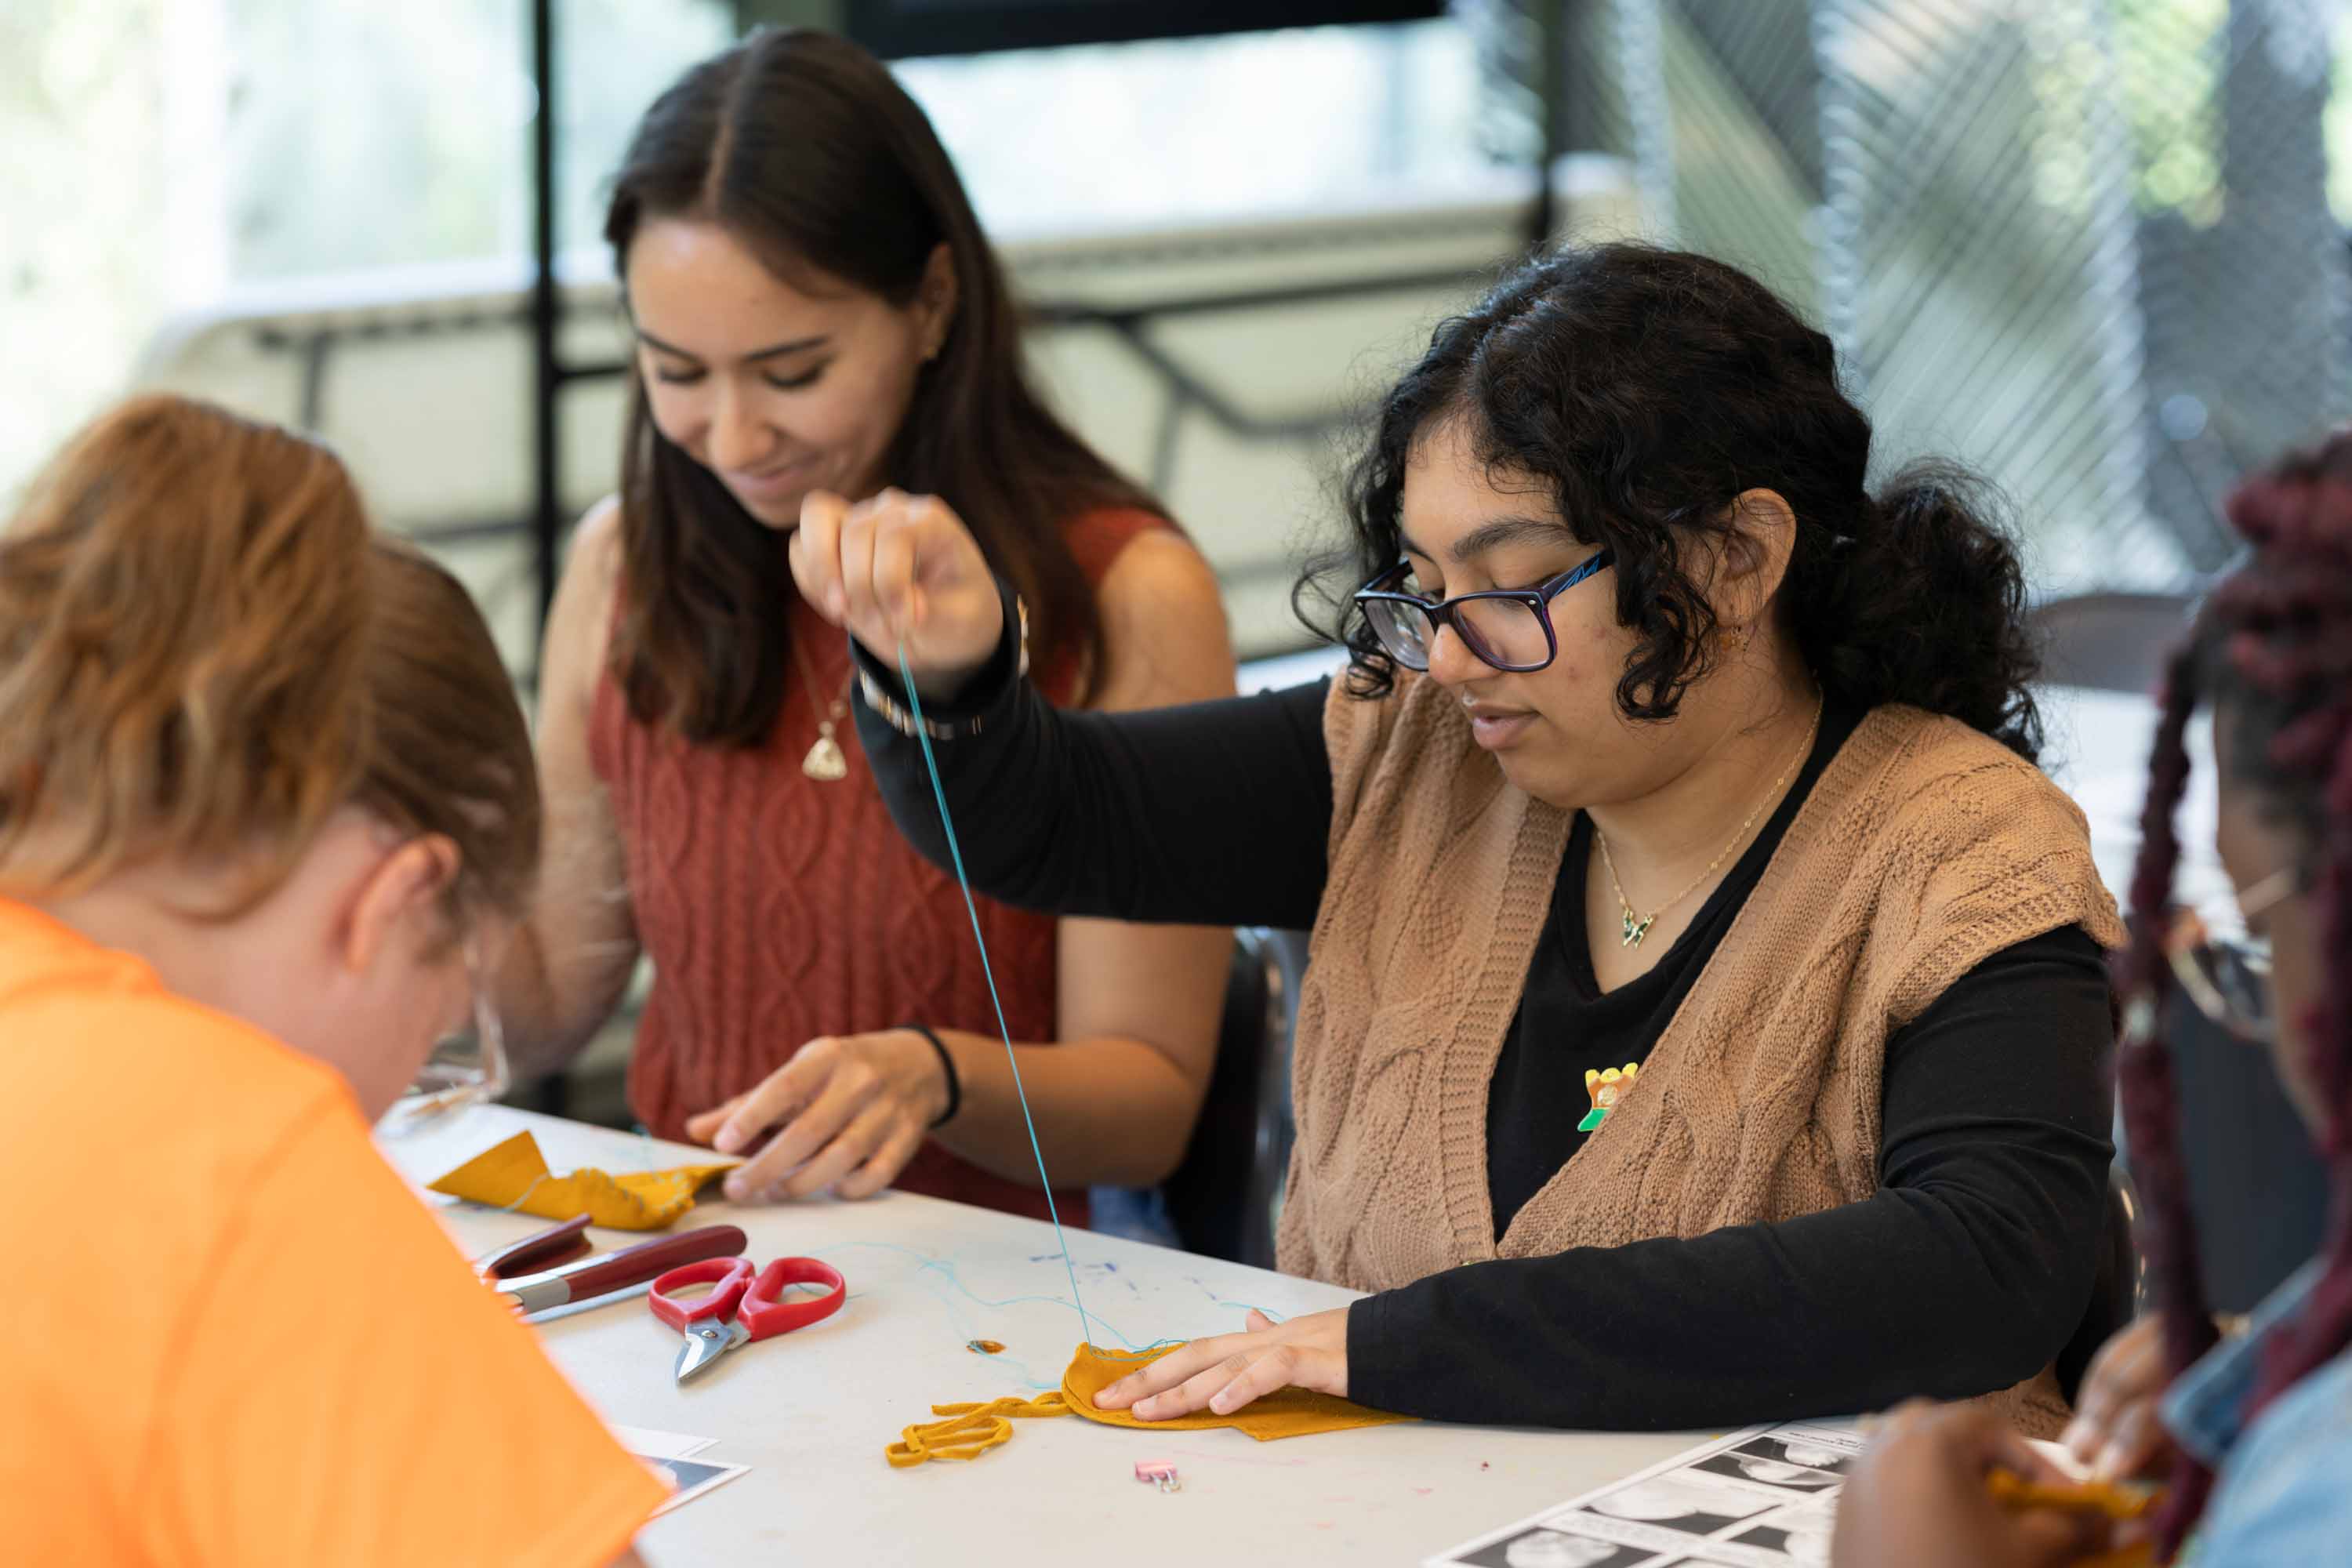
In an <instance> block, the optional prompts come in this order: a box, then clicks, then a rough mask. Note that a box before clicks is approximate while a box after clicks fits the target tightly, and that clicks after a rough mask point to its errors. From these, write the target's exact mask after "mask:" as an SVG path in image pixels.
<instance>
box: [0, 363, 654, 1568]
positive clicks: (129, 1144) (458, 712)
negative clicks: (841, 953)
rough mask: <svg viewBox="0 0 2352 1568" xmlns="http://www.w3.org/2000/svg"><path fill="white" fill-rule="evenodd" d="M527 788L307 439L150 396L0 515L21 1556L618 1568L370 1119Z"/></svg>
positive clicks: (417, 1041) (4, 965) (496, 683)
mask: <svg viewBox="0 0 2352 1568" xmlns="http://www.w3.org/2000/svg"><path fill="white" fill-rule="evenodd" d="M535 778H536V774H535V771H534V769H533V767H532V763H531V753H530V736H529V733H528V731H527V730H526V727H525V725H524V721H523V718H522V715H521V713H520V711H519V710H518V709H517V707H516V705H515V701H514V698H513V695H512V691H511V689H510V688H509V684H508V681H507V677H506V674H505V671H504V669H503V668H502V667H501V665H500V663H499V658H498V654H497V650H496V648H495V647H493V645H492V643H491V640H490V637H489V633H488V628H487V627H485V626H483V624H482V620H481V617H480V616H479V614H478V612H477V611H476V610H475V608H474V606H473V605H472V603H471V601H470V600H469V599H468V598H467V595H466V592H465V590H464V589H463V588H462V587H460V586H459V585H458V584H457V582H456V581H455V580H454V579H453V578H451V577H450V576H448V575H447V574H446V573H444V572H443V571H441V570H440V569H439V568H438V567H436V566H435V565H433V564H432V563H429V562H428V561H426V560H425V558H424V557H423V556H422V555H419V554H417V553H415V552H413V551H411V550H408V549H407V548H405V547H404V546H402V545H400V544H398V543H396V542H393V541H390V540H388V539H383V538H381V537H377V536H375V535H373V533H372V532H371V531H370V530H369V528H368V525H367V522H366V520H365V517H364V515H363V513H362V508H361V504H360V500H359V497H358V496H357V494H356V493H355V492H354V490H353V489H352V482H351V479H350V478H349V476H348V475H347V474H346V473H345V471H344V469H343V468H342V465H341V463H340V462H339V461H338V460H337V459H336V458H334V457H333V456H332V455H331V454H330V453H329V452H327V451H326V450H324V449H323V448H321V447H318V446H315V445H313V444H312V443H310V442H309V441H307V440H304V439H302V438H301V437H297V436H294V435H292V434H290V433H289V432H286V431H283V430H279V429H277V428H274V427H271V426H264V425H259V424H254V423H249V422H247V421H245V420H242V419H238V418H236V417H235V416H230V415H228V414H226V413H224V412H221V411H219V410H217V409H213V408H210V407H206V406H204V405H197V404H194V403H190V402H187V401H184V400H182V399H177V398H170V397H150V398H143V399H141V400H138V401H135V402H132V403H131V404H129V405H125V406H124V407H122V408H121V409H119V410H118V411H116V412H114V413H113V414H111V415H110V416H106V417H104V418H101V419H100V421H99V422H98V423H97V424H95V425H94V426H91V427H90V428H89V430H88V431H87V432H85V433H84V434H83V435H82V436H81V437H79V439H78V440H77V441H76V442H75V443H74V444H73V445H72V446H70V447H68V449H67V450H66V451H65V453H64V454H63V455H62V456H60V457H59V458H58V460H57V461H56V463H55V464H54V465H53V466H52V467H51V468H50V469H49V470H48V471H47V473H46V474H45V475H44V476H43V477H42V478H41V479H38V480H37V481H36V483H35V484H34V486H33V487H32V489H30V491H29V492H28V494H27V496H26V500H25V502H24V504H23V506H22V508H21V510H19V512H18V513H17V515H16V518H15V520H14V521H13V522H11V523H10V524H9V525H8V527H7V528H6V530H5V532H0V1050H5V1061H6V1064H7V1068H8V1073H9V1077H10V1079H11V1080H12V1081H11V1085H10V1091H9V1092H8V1094H7V1095H6V1096H5V1097H0V1191H5V1193H7V1194H9V1196H10V1199H11V1201H10V1202H9V1203H7V1204H6V1205H5V1208H0V1257H5V1258H7V1259H8V1276H9V1282H8V1286H7V1289H5V1291H0V1409H5V1410H6V1411H7V1412H8V1416H7V1419H6V1420H5V1422H0V1519H5V1520H6V1521H8V1531H7V1535H8V1540H7V1553H6V1554H7V1556H8V1557H9V1559H10V1560H11V1561H16V1562H25V1563H76V1564H93V1563H121V1564H134V1563H135V1564H149V1563H152V1564H167V1563H168V1564H200V1563H239V1564H268V1563H288V1564H292V1563H304V1564H313V1563H336V1564H342V1565H355V1564H393V1563H417V1564H427V1563H430V1564H443V1563H500V1564H509V1565H524V1564H529V1565H537V1564H545V1565H547V1568H585V1565H589V1564H603V1563H615V1562H617V1563H635V1562H636V1561H637V1558H636V1556H635V1552H633V1551H631V1550H630V1546H629V1542H630V1540H631V1538H632V1537H633V1536H634V1534H635V1531H636V1530H637V1528H638V1526H640V1525H641V1524H643V1523H644V1522H645V1521H646V1518H647V1517H649V1515H650V1514H651V1512H652V1510H654V1508H655V1507H656V1505H657V1504H658V1503H659V1502H660V1500H661V1498H662V1496H663V1490H662V1488H661V1486H660V1485H659V1483H658V1482H656V1480H655V1479H654V1478H653V1477H652V1475H651V1474H650V1473H648V1472H647V1471H646V1468H644V1467H643V1466H641V1465H640V1464H639V1463H638V1462H637V1461H636V1460H635V1459H633V1458H630V1456H629V1455H627V1454H626V1453H625V1452H624V1451H623V1450H622V1449H621V1448H620V1447H619V1446H618V1445H617V1444H616V1443H615V1442H614V1439H613V1437H612V1436H611V1435H610V1434H609V1433H608V1432H607V1431H605V1429H604V1426H603V1425H602V1424H601V1423H600V1422H599V1421H598V1420H597V1418H596V1416H595V1415H593V1413H592V1412H591V1411H590V1410H589V1409H588V1408H587V1406H586V1405H584V1404H583V1402H582V1401H581V1399H580V1397H579V1396H578V1395H577V1394H575V1393H574V1392H573V1391H572V1388H571V1387H570V1386H569V1385H568V1384H566V1383H565V1382H564V1380H563V1378H562V1375H561V1374H559V1373H557V1372H556V1370H555V1369H554V1368H553V1367H552V1366H551V1364H550V1363H548V1362H547V1360H546V1359H545V1357H544V1356H542V1355H541V1352H540V1351H539V1349H538V1347H537V1345H536V1343H535V1342H534V1341H533V1340H532V1338H531V1336H530V1331H528V1330H527V1329H525V1328H523V1327H522V1326H521V1325H520V1324H519V1323H517V1322H515V1321H513V1320H512V1319H511V1318H510V1317H509V1315H508V1314H507V1313H506V1312H505V1311H504V1310H502V1309H501V1308H500V1307H499V1305H497V1304H496V1302H495V1300H494V1299H493V1298H492V1297H491V1296H490V1294H489V1293H488V1291H485V1290H484V1289H482V1288H481V1286H480V1285H479V1284H478V1282H477V1281H476V1280H475V1279H474V1278H473V1275H472V1272H471V1271H470V1270H469V1269H468V1268H467V1266H466V1264H465V1262H464V1260H463V1259H462V1258H459V1257H458V1255H457V1252H456V1251H455V1249H453V1248H452V1247H451V1246H450V1244H449V1242H448V1241H447V1239H446V1237H444V1236H443V1235H442V1233H441V1231H440V1229H439V1227H438V1226H436V1225H435V1224H434V1222H433V1219H432V1216H431V1215H430V1214H428V1213H427V1212H426V1210H425V1207H424V1206H423V1205H420V1204H419V1203H418V1202H417V1201H416V1200H415V1197H414V1196H413V1195H412V1194H410V1193H409V1192H408V1190H407V1189H406V1187H405V1186H404V1184H403V1183H402V1182H401V1180H400V1179H399V1177H398V1176H396V1175H395V1174H394V1173H393V1172H392V1170H391V1169H390V1168H389V1167H388V1166H386V1165H385V1164H384V1163H383V1161H382V1160H381V1159H379V1158H378V1157H377V1155H376V1153H375V1151H374V1149H373V1145H372V1144H371V1143H370V1142H369V1126H370V1123H371V1122H372V1121H373V1119H374V1118H375V1117H377V1116H378V1115H380V1114H381V1113H382V1112H383V1110H384V1109H385V1108H386V1107H387V1106H388V1105H389V1104H390V1103H391V1101H392V1100H394V1099H395V1098H396V1097H397V1096H398V1095H399V1094H400V1092H401V1091H402V1089H404V1087H405V1086H406V1085H407V1083H408V1082H409V1081H410V1080H411V1079H412V1078H413V1077H414V1075H415V1072H416V1070H417V1069H418V1068H419V1067H420V1066H421V1065H422V1063H423V1061H424V1059H425V1057H426V1056H427V1054H428V1053H429V1051H430V1049H431V1047H432V1046H433V1045H434V1043H435V1041H436V1038H438V1037H441V1036H442V1035H443V1034H444V1033H445V1032H446V1031H447V1030H449V1029H451V1028H453V1027H455V1026H458V1025H460V1024H461V1023H463V1022H464V1021H466V1020H467V1018H469V1017H470V1016H471V1015H472V1012H473V1009H474V1005H475V1004H474V994H475V987H474V975H475V974H476V973H480V972H481V971H482V970H483V969H484V968H485V967H486V966H487V965H488V963H491V962H493V961H494V955H495V952H496V949H497V948H498V947H499V943H500V942H501V941H502V939H503V933H504V931H506V930H507V929H508V928H509V925H510V923H511V921H512V919H513V917H514V916H515V915H516V913H517V912H518V911H519V910H520V909H521V908H522V907H523V904H524V901H525V900H526V898H527V897H528V894H529V889H530V884H531V880H532V878H533V875H534V873H535V871H536V861H537V858H538V849H537V846H538V843H539V815H540V805H539V796H538V787H537V784H536V783H535Z"/></svg>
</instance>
